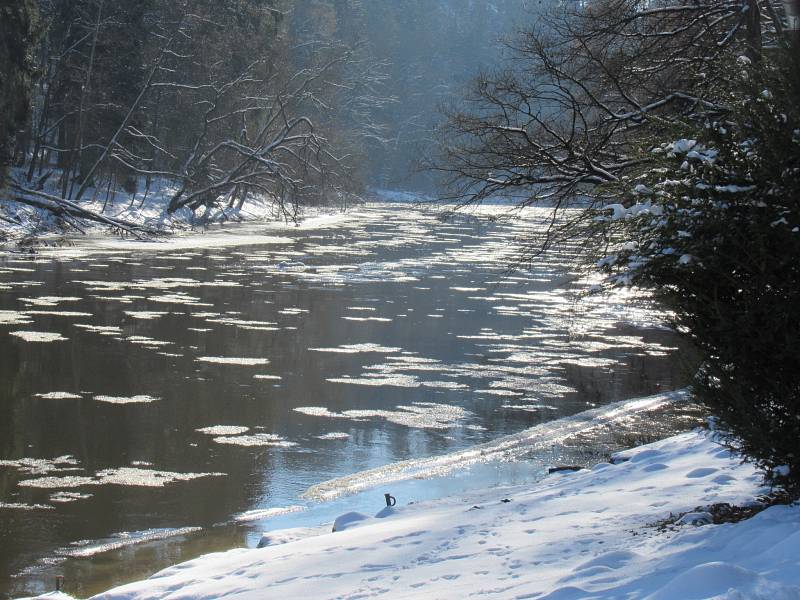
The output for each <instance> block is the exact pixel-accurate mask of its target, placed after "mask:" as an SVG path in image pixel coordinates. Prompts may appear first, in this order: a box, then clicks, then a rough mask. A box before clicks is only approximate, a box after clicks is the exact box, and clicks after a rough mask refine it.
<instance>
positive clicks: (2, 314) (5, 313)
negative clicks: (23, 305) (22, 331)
mask: <svg viewBox="0 0 800 600" xmlns="http://www.w3.org/2000/svg"><path fill="white" fill-rule="evenodd" d="M31 323H33V320H32V319H31V318H30V317H29V316H28V315H27V314H26V313H24V312H19V311H16V310H0V325H30V324H31Z"/></svg>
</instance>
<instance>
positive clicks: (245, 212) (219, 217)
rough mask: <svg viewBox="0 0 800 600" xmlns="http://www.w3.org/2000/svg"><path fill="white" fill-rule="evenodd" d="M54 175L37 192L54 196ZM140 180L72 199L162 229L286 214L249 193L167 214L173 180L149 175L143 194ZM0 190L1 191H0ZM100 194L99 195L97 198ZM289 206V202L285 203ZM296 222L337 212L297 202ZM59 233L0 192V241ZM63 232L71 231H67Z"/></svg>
mask: <svg viewBox="0 0 800 600" xmlns="http://www.w3.org/2000/svg"><path fill="white" fill-rule="evenodd" d="M13 174H14V176H15V177H16V179H17V180H18V181H22V180H23V179H24V174H23V173H22V172H21V171H20V170H19V169H14V170H13ZM56 180H57V177H56V176H53V177H51V178H50V179H49V180H48V181H47V184H46V185H45V186H44V188H43V190H42V191H43V192H45V193H48V194H51V195H53V196H57V197H59V196H60V190H59V189H58V186H57V185H56ZM144 188H145V185H144V181H143V180H140V181H139V182H138V186H137V189H138V192H137V194H136V195H135V196H134V197H133V198H131V197H130V196H129V195H128V194H127V193H126V192H124V190H122V189H121V188H118V189H117V190H116V191H115V193H114V194H113V195H112V198H110V199H109V200H108V201H106V198H105V191H104V190H95V189H94V188H91V187H90V188H89V189H88V192H87V195H86V196H85V197H84V198H83V199H82V200H81V201H80V202H79V203H78V204H79V205H80V206H81V208H85V209H87V210H89V211H92V212H95V213H98V214H102V215H104V216H106V217H112V218H116V219H120V220H123V221H127V222H129V223H134V224H137V225H142V226H147V227H151V228H153V229H158V230H162V231H165V232H176V231H185V230H188V229H191V228H193V227H195V226H206V225H212V224H220V223H227V222H257V221H273V222H286V221H287V216H286V214H285V213H284V212H283V211H282V210H281V208H280V206H279V205H278V203H276V202H274V201H273V200H272V199H270V198H267V197H263V196H255V195H253V196H251V197H249V198H248V201H247V203H246V204H245V205H244V206H243V207H242V208H236V207H233V208H230V207H227V206H224V205H223V206H220V207H212V208H201V209H199V210H198V211H197V213H194V212H192V211H191V210H190V209H189V208H186V207H184V208H181V209H179V210H177V211H176V212H174V213H169V212H168V210H167V208H168V206H169V203H170V200H171V199H172V197H173V196H174V194H175V193H176V192H177V190H178V186H177V184H176V183H175V182H172V181H169V180H166V179H159V178H157V179H155V180H154V181H153V184H152V189H151V190H149V192H148V193H147V194H145V189H144ZM0 193H2V192H0ZM98 196H100V197H98ZM287 209H289V210H291V207H287ZM298 211H299V212H298V214H297V221H298V222H299V223H302V224H303V226H304V227H306V228H308V227H316V226H319V225H321V224H322V225H324V224H325V223H326V222H327V221H329V220H335V219H336V217H337V213H340V212H341V211H340V210H339V209H337V208H335V207H298ZM81 227H82V228H83V229H84V230H85V231H86V232H87V233H98V232H104V231H106V230H107V229H108V227H107V226H105V225H102V224H99V223H88V222H83V223H81ZM60 232H62V225H61V224H60V223H59V222H58V219H56V218H55V217H54V216H53V215H52V214H51V213H49V212H48V211H46V210H43V209H37V208H33V207H31V206H27V205H25V204H22V203H19V202H15V201H13V200H10V199H9V198H6V197H3V196H0V242H2V241H4V239H5V241H11V242H14V241H17V240H20V239H22V238H24V237H27V236H31V235H38V236H42V235H47V234H52V233H60ZM69 232H71V233H75V232H74V231H73V230H70V231H69Z"/></svg>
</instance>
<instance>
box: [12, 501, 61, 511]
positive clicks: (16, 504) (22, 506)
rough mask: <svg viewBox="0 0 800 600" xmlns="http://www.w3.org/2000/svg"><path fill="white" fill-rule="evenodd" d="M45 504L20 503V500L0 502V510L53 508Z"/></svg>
mask: <svg viewBox="0 0 800 600" xmlns="http://www.w3.org/2000/svg"><path fill="white" fill-rule="evenodd" d="M54 508H55V507H54V506H48V505H47V504H22V503H20V502H0V510H53V509H54Z"/></svg>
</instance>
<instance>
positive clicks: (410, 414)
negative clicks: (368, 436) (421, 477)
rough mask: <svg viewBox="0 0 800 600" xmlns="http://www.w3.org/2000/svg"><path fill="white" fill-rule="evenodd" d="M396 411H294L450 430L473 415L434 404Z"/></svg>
mask: <svg viewBox="0 0 800 600" xmlns="http://www.w3.org/2000/svg"><path fill="white" fill-rule="evenodd" d="M395 408H396V409H397V410H371V409H366V410H364V409H359V410H345V411H342V412H340V413H337V412H333V411H331V410H330V409H328V408H325V407H323V406H303V407H299V408H295V409H294V411H295V412H299V413H302V414H305V415H309V416H315V417H323V418H328V419H350V420H353V421H363V420H365V419H385V420H386V421H389V422H390V423H394V424H396V425H404V426H405V427H409V428H412V429H451V428H453V427H457V426H458V425H459V424H460V423H461V421H463V420H464V419H466V418H468V417H470V416H471V415H472V413H471V412H469V411H468V410H466V409H464V408H461V407H460V406H451V405H449V404H437V403H434V402H414V403H413V404H411V405H410V406H397V407H395Z"/></svg>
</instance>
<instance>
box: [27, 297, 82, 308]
mask: <svg viewBox="0 0 800 600" xmlns="http://www.w3.org/2000/svg"><path fill="white" fill-rule="evenodd" d="M80 300H83V298H78V297H76V296H39V297H37V298H20V302H24V303H25V304H29V305H31V306H58V305H59V303H61V302H79V301H80Z"/></svg>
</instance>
